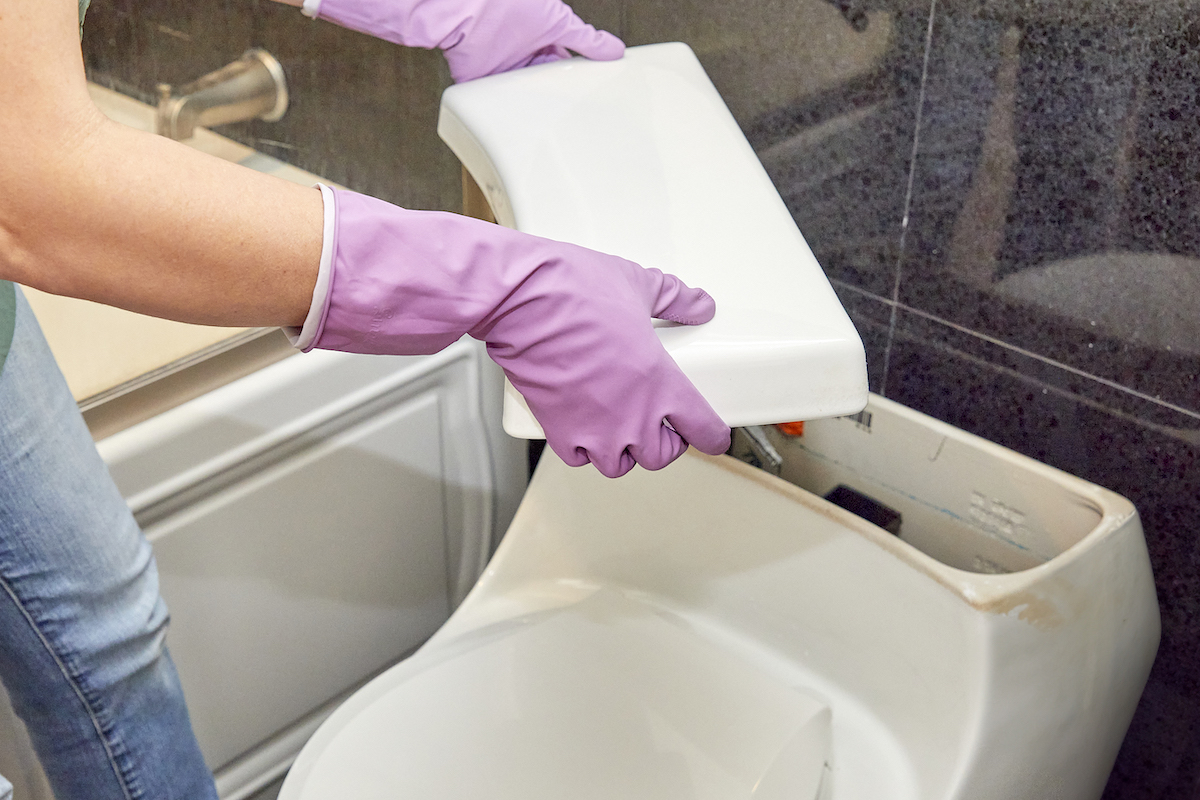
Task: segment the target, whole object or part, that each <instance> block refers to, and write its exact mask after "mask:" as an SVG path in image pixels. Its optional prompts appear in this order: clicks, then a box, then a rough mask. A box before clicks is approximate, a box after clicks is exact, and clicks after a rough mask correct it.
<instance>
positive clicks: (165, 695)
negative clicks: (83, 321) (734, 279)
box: [0, 294, 217, 800]
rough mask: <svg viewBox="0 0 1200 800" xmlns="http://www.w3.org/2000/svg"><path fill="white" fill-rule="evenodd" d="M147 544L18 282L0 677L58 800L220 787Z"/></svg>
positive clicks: (160, 795) (4, 468) (0, 524)
mask: <svg viewBox="0 0 1200 800" xmlns="http://www.w3.org/2000/svg"><path fill="white" fill-rule="evenodd" d="M166 630H167V609H166V606H165V605H164V604H163V601H162V599H161V598H160V597H159V593H158V575H157V572H156V569H155V564H154V558H153V555H152V554H151V551H150V546H149V544H148V543H147V542H146V540H145V538H144V537H143V536H142V534H141V531H139V530H138V527H137V524H136V523H135V522H134V520H133V517H132V516H131V514H130V513H129V509H128V507H127V506H126V505H125V501H124V500H123V499H122V497H121V495H120V493H119V492H118V491H117V488H116V486H114V485H113V482H112V480H111V478H109V475H108V471H107V469H106V468H105V466H104V463H103V462H102V461H101V460H100V456H99V455H98V454H97V453H96V449H95V447H94V446H93V444H92V439H91V436H90V435H89V434H88V431H87V428H86V426H85V425H84V423H83V419H82V417H81V416H80V414H79V411H78V409H77V408H76V405H75V402H74V401H73V400H72V398H71V395H70V393H69V392H68V390H67V386H66V383H65V382H64V380H63V378H62V375H61V374H60V373H59V371H58V368H57V366H56V365H55V363H54V359H53V357H52V356H51V354H50V351H49V348H48V347H47V346H46V342H45V340H44V339H43V338H42V335H41V331H40V329H39V328H38V326H37V322H36V320H35V319H34V317H33V314H32V312H31V311H30V309H29V305H28V303H26V302H25V299H24V298H23V297H21V296H20V295H19V294H18V299H17V326H16V332H15V334H14V336H13V344H12V350H11V352H10V353H9V356H8V360H7V362H6V363H5V365H4V368H3V371H2V372H0V679H2V680H3V682H4V685H5V687H6V688H7V689H8V691H9V694H10V695H11V697H12V702H13V707H14V708H15V709H16V711H17V714H18V715H19V716H20V717H21V719H23V720H24V721H25V724H26V725H27V726H28V728H29V732H30V736H31V738H32V739H33V743H34V747H35V748H36V749H37V752H38V757H39V759H40V760H41V761H42V764H43V766H44V767H45V770H46V773H47V775H48V776H49V778H50V783H51V786H52V787H53V789H54V793H55V795H56V797H57V799H58V800H85V798H86V800H135V799H136V798H147V799H148V800H149V799H152V800H176V799H177V798H178V799H179V800H184V799H185V798H186V800H202V799H203V800H213V799H215V798H216V796H217V795H216V790H215V789H214V787H213V783H212V776H211V774H210V773H209V771H208V769H207V768H206V767H205V765H204V761H203V759H202V757H201V755H200V751H199V748H198V746H197V744H196V740H195V737H194V736H193V734H192V730H191V724H190V722H189V720H188V714H187V710H186V708H185V707H184V703H183V693H182V691H181V689H180V686H179V680H178V677H177V676H176V674H175V668H174V665H173V664H172V663H171V659H170V657H169V656H168V654H167V651H166V648H165V645H164V638H165V635H166Z"/></svg>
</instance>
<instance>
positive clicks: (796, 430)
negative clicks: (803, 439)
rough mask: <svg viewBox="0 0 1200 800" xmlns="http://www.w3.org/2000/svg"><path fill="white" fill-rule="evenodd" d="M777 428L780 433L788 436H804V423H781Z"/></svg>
mask: <svg viewBox="0 0 1200 800" xmlns="http://www.w3.org/2000/svg"><path fill="white" fill-rule="evenodd" d="M775 427H776V428H778V429H779V432H780V433H786V434H787V435H788V436H803V435H804V423H803V422H780V423H779V424H778V425H776V426H775Z"/></svg>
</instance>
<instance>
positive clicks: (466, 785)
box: [303, 590, 830, 800]
mask: <svg viewBox="0 0 1200 800" xmlns="http://www.w3.org/2000/svg"><path fill="white" fill-rule="evenodd" d="M408 672H409V675H410V677H409V679H408V680H406V681H403V682H401V683H400V684H398V685H395V686H394V687H392V688H391V689H390V690H389V691H387V692H386V693H385V694H383V695H382V696H380V697H379V698H377V699H376V700H375V702H373V703H372V704H371V705H370V706H369V707H368V708H366V709H364V710H363V711H362V712H361V713H360V714H358V715H357V716H356V717H355V718H354V720H353V721H352V722H350V723H349V724H348V725H347V726H346V727H345V728H344V729H342V731H341V732H340V735H339V736H338V737H337V739H336V741H334V742H333V743H331V745H330V749H329V751H328V753H327V754H326V756H325V759H324V765H323V768H322V769H319V770H317V771H315V772H313V773H312V775H311V776H310V778H309V780H308V781H307V783H306V785H305V790H304V795H303V796H304V797H313V798H315V797H340V798H354V800H368V798H370V799H371V800H375V799H376V798H377V799H378V800H383V799H384V798H395V797H430V798H433V797H436V798H442V799H443V800H475V799H476V798H481V797H489V798H495V800H561V799H562V798H565V797H577V798H644V800H692V799H693V798H696V799H697V800H699V799H701V798H704V799H705V800H725V799H726V798H731V797H746V798H750V797H753V798H755V800H814V798H816V796H817V791H818V788H819V787H820V783H821V778H822V775H823V772H824V767H825V761H826V759H827V758H828V754H829V735H830V715H829V709H828V708H827V707H826V706H825V704H824V703H821V702H819V701H817V700H815V699H813V698H812V697H810V696H808V695H806V694H803V693H801V692H798V691H796V690H795V689H793V688H792V687H790V686H788V685H787V684H785V683H783V682H780V681H778V680H776V679H775V678H774V677H772V676H770V675H768V674H767V673H765V672H762V671H760V670H757V669H754V668H753V667H751V666H749V665H748V664H746V663H745V662H743V661H741V660H738V659H736V658H734V657H733V656H731V655H729V654H728V653H725V652H723V651H722V650H720V649H718V648H716V647H714V646H713V645H712V644H710V643H708V642H707V641H705V640H704V639H703V638H701V637H699V636H697V635H696V634H695V632H694V631H692V630H691V629H690V626H689V625H687V623H686V622H684V621H683V620H682V619H681V618H677V617H674V616H672V615H669V614H664V613H662V612H660V611H658V610H656V609H654V608H653V607H652V606H647V605H645V604H642V603H639V602H636V601H635V600H632V599H630V598H628V597H626V596H624V595H622V594H620V593H618V592H616V591H612V590H601V591H598V592H595V593H594V594H592V595H591V596H589V597H587V598H586V599H584V600H582V601H580V602H578V603H575V604H573V605H570V606H567V607H566V608H562V609H555V610H552V611H548V612H536V613H533V614H530V615H528V616H525V617H520V618H517V619H513V620H506V621H504V622H503V623H502V624H500V625H497V626H494V627H489V628H485V629H482V630H479V631H476V632H474V633H473V634H472V635H470V636H468V637H465V638H464V639H462V640H460V641H459V642H456V643H455V645H454V646H453V647H452V648H450V649H448V650H445V651H441V652H438V653H435V654H431V657H429V658H424V659H421V658H417V659H414V660H413V661H412V662H411V663H410V665H409V669H408Z"/></svg>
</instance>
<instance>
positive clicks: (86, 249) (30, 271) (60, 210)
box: [0, 120, 322, 326]
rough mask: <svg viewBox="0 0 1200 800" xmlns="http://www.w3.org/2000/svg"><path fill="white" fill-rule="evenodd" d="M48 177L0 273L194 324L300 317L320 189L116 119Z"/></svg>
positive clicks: (317, 231)
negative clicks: (291, 182) (199, 149)
mask: <svg viewBox="0 0 1200 800" xmlns="http://www.w3.org/2000/svg"><path fill="white" fill-rule="evenodd" d="M39 173H40V174H39V177H40V179H41V181H42V185H41V191H38V192H36V193H30V194H32V197H30V198H29V199H28V200H27V202H26V204H25V207H24V209H23V213H22V215H21V223H20V225H21V230H20V232H19V235H18V236H16V237H14V243H15V244H16V245H17V247H16V248H12V249H10V258H9V263H8V264H0V277H5V278H12V279H15V280H18V281H20V282H22V283H26V284H28V285H31V286H34V287H36V288H39V289H43V290H45V291H49V292H54V293H57V294H65V295H70V296H74V297H83V298H86V299H89V300H95V301H98V302H101V303H106V304H108V305H115V306H119V307H121V308H127V309H129V310H132V311H139V312H142V313H146V314H151V315H154V316H160V317H167V318H170V319H177V320H181V321H186V322H199V323H206V324H214V325H255V326H257V325H298V324H300V322H302V321H303V319H304V316H305V314H306V313H307V310H308V305H309V301H310V299H311V296H312V286H313V283H314V281H315V278H316V271H317V266H318V264H319V261H320V253H321V221H322V210H321V198H320V193H319V192H317V191H316V190H315V189H305V188H304V187H300V186H295V185H293V184H290V183H287V182H284V181H280V180H277V179H274V178H270V177H268V176H265V175H261V174H259V173H256V172H253V171H252V170H249V169H245V168H243V167H239V166H236V165H233V164H229V163H227V162H224V161H221V160H220V159H217V158H213V157H211V156H206V155H204V154H202V153H198V152H195V151H193V150H191V149H190V148H188V147H185V146H183V145H180V144H178V143H176V142H172V141H169V140H167V139H163V138H161V137H156V136H151V135H149V134H144V133H140V132H137V131H133V130H130V129H128V128H123V127H121V126H119V125H117V124H116V123H111V122H108V121H107V120H104V121H101V123H100V124H99V125H98V126H97V130H95V131H94V132H92V133H91V134H89V136H88V137H87V139H86V140H85V141H84V142H83V143H82V144H81V146H80V147H79V150H78V151H77V152H76V153H74V154H72V155H71V156H69V157H68V158H67V159H66V160H64V161H62V162H60V164H59V165H58V168H57V169H54V170H45V169H42V170H40V171H39ZM6 273H7V274H6Z"/></svg>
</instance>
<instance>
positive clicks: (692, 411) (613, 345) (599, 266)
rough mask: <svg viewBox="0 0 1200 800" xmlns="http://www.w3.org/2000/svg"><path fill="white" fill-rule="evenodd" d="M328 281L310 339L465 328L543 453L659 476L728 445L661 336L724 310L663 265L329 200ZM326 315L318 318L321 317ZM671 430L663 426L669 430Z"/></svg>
mask: <svg viewBox="0 0 1200 800" xmlns="http://www.w3.org/2000/svg"><path fill="white" fill-rule="evenodd" d="M326 197H327V202H328V198H330V197H331V198H333V199H334V201H335V214H336V216H335V221H334V224H333V230H334V238H333V243H332V261H331V267H332V274H331V276H330V283H329V291H328V294H327V299H326V303H325V307H324V309H323V313H322V315H321V317H320V322H319V324H318V327H317V329H316V334H315V339H314V340H313V343H312V345H310V346H315V347H320V348H324V349H327V350H345V351H349V352H353V353H391V354H398V355H416V354H423V353H433V352H436V351H438V350H441V349H442V348H443V347H446V346H448V345H450V344H452V343H453V342H455V341H457V340H458V339H459V338H461V337H462V335H463V334H465V333H469V334H470V335H471V336H473V337H475V338H476V339H482V340H483V341H485V342H487V350H488V355H490V356H491V357H492V358H493V359H494V360H495V361H496V363H498V364H499V365H500V366H501V367H503V369H504V372H505V373H506V374H507V375H508V377H509V380H511V381H512V383H513V386H515V387H516V388H517V390H518V391H520V392H521V394H522V395H524V397H525V400H526V401H527V402H528V403H529V408H530V410H532V411H533V414H534V416H535V417H537V420H538V422H540V423H541V424H542V429H543V430H544V431H545V432H546V440H547V443H548V444H549V445H550V448H551V449H553V450H554V452H555V453H557V454H558V455H559V457H560V458H562V460H563V461H565V462H566V463H567V464H570V465H572V466H576V467H578V466H582V465H584V464H587V463H588V462H591V463H592V464H595V465H596V468H597V469H599V470H600V471H601V472H602V473H604V474H605V475H607V476H609V477H610V478H615V477H618V476H620V475H624V474H625V473H626V472H628V471H629V470H630V469H632V468H633V465H634V463H638V464H641V465H642V466H643V467H645V468H646V469H661V468H662V467H665V466H666V465H667V464H669V463H671V462H672V461H674V460H675V459H676V458H678V457H679V456H680V455H681V454H682V453H683V451H684V450H686V449H687V445H688V443H689V442H690V443H691V444H693V445H694V446H695V447H696V448H698V449H700V450H703V451H704V452H706V453H711V454H713V455H716V454H719V453H723V452H725V450H726V449H728V447H729V428H728V427H727V426H726V425H725V423H724V422H722V421H721V418H720V417H718V416H717V415H716V413H715V412H714V411H713V410H712V408H711V407H710V406H709V405H708V402H707V401H706V400H705V399H704V398H703V397H702V396H701V395H700V393H699V392H698V391H697V390H696V388H695V387H694V386H692V384H691V382H690V381H689V380H688V379H687V377H686V376H685V375H684V374H683V372H682V371H681V370H680V369H679V367H678V366H677V365H676V364H675V361H674V360H673V359H672V358H671V356H670V355H668V354H667V351H666V350H664V349H663V346H662V344H661V343H660V342H659V340H658V336H657V335H656V334H655V333H654V327H653V324H652V323H651V321H650V320H651V317H657V318H659V319H666V320H671V321H673V322H680V323H683V324H685V325H698V324H700V323H703V322H707V321H708V320H710V319H712V317H713V314H714V313H715V311H716V306H715V304H714V303H713V300H712V298H711V297H709V296H708V294H706V293H705V292H703V291H701V290H699V289H689V288H688V287H687V286H685V285H684V284H683V283H682V282H681V281H680V280H679V279H678V278H676V277H675V276H673V275H666V274H664V273H662V272H659V271H658V270H656V269H643V268H642V267H639V266H638V265H637V264H634V263H633V262H631V261H626V260H624V259H622V258H617V257H616V256H609V255H604V254H603V253H597V252H595V251H592V250H588V249H586V248H583V247H577V246H575V245H570V244H563V243H561V242H555V241H551V240H549V239H542V238H539V237H536V236H530V235H528V234H524V233H519V232H517V231H513V230H509V229H507V228H502V227H500V226H499V225H493V224H491V223H488V222H482V221H480V220H476V219H471V218H470V217H463V216H459V215H458V214H449V213H445V212H440V211H407V210H405V209H402V208H397V207H396V206H393V205H389V204H388V203H385V202H383V201H382V200H376V199H374V198H371V197H367V196H365V195H361V194H356V193H354V192H348V191H338V190H334V191H332V192H330V193H328V194H327V195H326ZM318 313H321V312H318ZM664 420H665V421H666V423H669V425H668V424H664Z"/></svg>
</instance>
